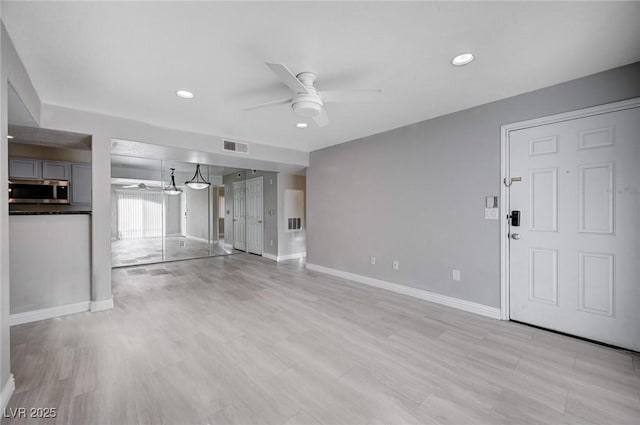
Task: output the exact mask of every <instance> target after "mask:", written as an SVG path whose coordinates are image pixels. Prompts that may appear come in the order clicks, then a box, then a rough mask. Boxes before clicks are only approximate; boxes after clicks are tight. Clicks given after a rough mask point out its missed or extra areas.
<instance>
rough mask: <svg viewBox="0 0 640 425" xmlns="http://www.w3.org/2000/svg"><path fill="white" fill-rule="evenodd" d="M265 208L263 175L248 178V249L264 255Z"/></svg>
mask: <svg viewBox="0 0 640 425" xmlns="http://www.w3.org/2000/svg"><path fill="white" fill-rule="evenodd" d="M263 210H264V202H263V196H262V177H256V178H254V179H251V180H247V244H248V251H249V252H251V253H253V254H259V255H262V240H263V237H262V235H263V232H264V227H263Z"/></svg>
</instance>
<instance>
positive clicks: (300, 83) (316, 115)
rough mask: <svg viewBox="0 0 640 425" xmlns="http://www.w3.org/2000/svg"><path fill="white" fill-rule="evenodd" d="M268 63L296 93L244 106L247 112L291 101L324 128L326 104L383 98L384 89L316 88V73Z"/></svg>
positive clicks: (372, 100)
mask: <svg viewBox="0 0 640 425" xmlns="http://www.w3.org/2000/svg"><path fill="white" fill-rule="evenodd" d="M267 66H268V67H269V68H270V69H271V71H273V73H274V74H276V75H277V76H278V78H280V81H282V82H283V83H284V84H286V86H287V87H289V88H290V89H291V90H292V91H293V92H294V93H295V94H294V96H293V97H291V98H288V99H280V100H274V101H271V102H267V103H262V104H260V105H255V106H251V107H248V108H244V109H243V110H244V111H251V110H254V109H260V108H268V107H271V106H277V105H284V104H291V109H293V112H295V113H296V114H297V115H299V116H301V117H307V118H311V119H313V121H314V122H315V123H316V124H317V125H318V127H324V126H326V125H327V124H329V118H328V117H327V113H326V112H325V110H324V104H325V103H330V102H336V103H346V102H377V101H380V100H381V99H382V90H316V88H315V87H314V86H313V83H314V82H315V81H316V78H317V76H316V74H314V73H313V72H301V73H299V74H297V75H295V74H294V73H293V72H291V71H290V70H289V68H287V67H286V66H285V65H283V64H280V63H267Z"/></svg>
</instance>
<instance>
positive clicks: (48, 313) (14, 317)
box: [9, 301, 90, 326]
mask: <svg viewBox="0 0 640 425" xmlns="http://www.w3.org/2000/svg"><path fill="white" fill-rule="evenodd" d="M89 307H90V302H89V301H83V302H81V303H75V304H67V305H61V306H57V307H49V308H42V309H40V310H32V311H25V312H23V313H15V314H11V315H9V326H14V325H21V324H23V323H31V322H37V321H39V320H46V319H52V318H54V317H60V316H66V315H68V314H76V313H82V312H85V311H89Z"/></svg>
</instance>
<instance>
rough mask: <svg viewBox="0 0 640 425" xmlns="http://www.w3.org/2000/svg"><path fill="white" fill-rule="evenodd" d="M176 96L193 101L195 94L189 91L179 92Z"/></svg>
mask: <svg viewBox="0 0 640 425" xmlns="http://www.w3.org/2000/svg"><path fill="white" fill-rule="evenodd" d="M176 94H177V95H178V96H179V97H181V98H183V99H193V93H191V92H190V91H189V90H178V91H176Z"/></svg>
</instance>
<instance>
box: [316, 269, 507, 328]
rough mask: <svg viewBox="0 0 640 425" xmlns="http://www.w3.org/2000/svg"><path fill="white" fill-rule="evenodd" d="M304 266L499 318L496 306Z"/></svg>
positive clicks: (336, 271) (356, 275) (332, 270)
mask: <svg viewBox="0 0 640 425" xmlns="http://www.w3.org/2000/svg"><path fill="white" fill-rule="evenodd" d="M306 267H307V268H308V269H309V270H314V271H317V272H320V273H325V274H328V275H331V276H336V277H341V278H343V279H348V280H352V281H354V282H357V283H362V284H365V285H369V286H373V287H376V288H380V289H386V290H387V291H392V292H396V293H398V294H402V295H407V296H410V297H414V298H419V299H421V300H425V301H430V302H433V303H436V304H442V305H446V306H447V307H453V308H457V309H459V310H464V311H468V312H470V313H475V314H479V315H481V316H486V317H490V318H492V319H500V309H499V308H496V307H489V306H487V305H484V304H478V303H474V302H471V301H466V300H461V299H459V298H453V297H449V296H446V295H441V294H436V293H434V292H429V291H425V290H424V289H417V288H412V287H410V286H405V285H400V284H397V283H392V282H387V281H386V280H380V279H374V278H372V277H367V276H362V275H359V274H355V273H349V272H345V271H342V270H336V269H332V268H329V267H324V266H319V265H317V264H309V263H307V264H306Z"/></svg>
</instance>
